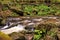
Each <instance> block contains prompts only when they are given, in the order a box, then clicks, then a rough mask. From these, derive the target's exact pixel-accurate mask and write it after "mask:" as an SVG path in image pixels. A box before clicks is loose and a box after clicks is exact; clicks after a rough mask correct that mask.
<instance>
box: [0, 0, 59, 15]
mask: <svg viewBox="0 0 60 40" xmlns="http://www.w3.org/2000/svg"><path fill="white" fill-rule="evenodd" d="M42 1H43V2H44V1H47V0H42ZM50 1H51V3H50V4H49V5H50V6H49V7H48V5H47V4H48V3H47V4H45V2H44V3H42V4H38V5H35V4H34V5H26V4H24V5H21V4H20V1H19V0H15V1H14V0H13V1H12V0H0V3H1V4H2V5H3V7H2V11H5V10H9V9H8V7H5V6H4V5H5V4H6V5H9V7H11V8H12V9H16V10H17V11H18V10H19V11H23V12H24V13H23V14H24V16H48V15H55V16H60V6H59V4H58V5H56V4H53V3H54V2H55V3H57V2H58V3H59V2H60V0H53V1H52V0H50ZM57 10H58V11H57ZM9 11H10V12H8V13H9V14H11V15H9V16H19V15H18V14H17V13H13V11H11V10H9ZM6 16H7V15H6Z"/></svg>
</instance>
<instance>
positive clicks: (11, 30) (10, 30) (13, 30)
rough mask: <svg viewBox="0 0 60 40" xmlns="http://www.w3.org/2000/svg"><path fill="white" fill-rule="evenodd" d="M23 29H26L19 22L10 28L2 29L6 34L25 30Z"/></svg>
mask: <svg viewBox="0 0 60 40" xmlns="http://www.w3.org/2000/svg"><path fill="white" fill-rule="evenodd" d="M23 30H25V29H24V26H23V25H20V24H18V25H17V26H14V27H11V28H9V29H5V30H1V31H2V32H3V33H5V34H10V33H13V32H19V31H23Z"/></svg>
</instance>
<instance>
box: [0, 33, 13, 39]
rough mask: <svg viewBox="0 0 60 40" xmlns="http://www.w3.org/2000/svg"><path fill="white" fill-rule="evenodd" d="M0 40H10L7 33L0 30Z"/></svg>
mask: <svg viewBox="0 0 60 40" xmlns="http://www.w3.org/2000/svg"><path fill="white" fill-rule="evenodd" d="M0 40H12V38H10V37H9V36H8V35H6V34H4V33H2V32H0Z"/></svg>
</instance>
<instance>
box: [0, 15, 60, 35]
mask: <svg viewBox="0 0 60 40" xmlns="http://www.w3.org/2000/svg"><path fill="white" fill-rule="evenodd" d="M59 20H60V17H55V16H52V17H48V16H47V17H9V18H7V20H6V25H5V26H3V27H1V26H0V30H1V31H2V32H3V33H5V34H11V33H13V32H20V31H23V30H25V27H26V26H29V27H30V25H32V26H36V25H39V24H40V23H45V22H47V21H48V22H52V23H54V22H55V23H56V24H60V21H59Z"/></svg>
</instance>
